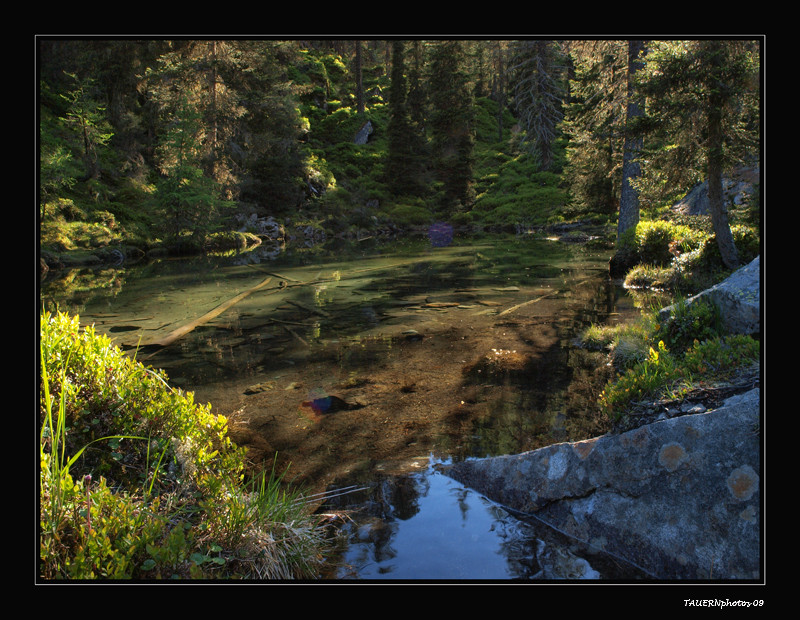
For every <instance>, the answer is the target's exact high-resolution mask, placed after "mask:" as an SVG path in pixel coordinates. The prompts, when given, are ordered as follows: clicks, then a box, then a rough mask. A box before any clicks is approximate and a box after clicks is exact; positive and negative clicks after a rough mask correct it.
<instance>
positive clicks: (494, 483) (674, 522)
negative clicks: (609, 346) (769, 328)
mask: <svg viewBox="0 0 800 620" xmlns="http://www.w3.org/2000/svg"><path fill="white" fill-rule="evenodd" d="M702 295H703V296H704V297H706V298H708V299H711V300H712V301H714V303H717V304H718V305H719V307H720V309H721V310H722V311H723V314H724V316H725V320H726V324H727V326H728V329H729V331H731V332H733V333H760V331H761V326H760V312H759V308H760V259H756V260H755V261H753V263H751V264H750V265H747V266H745V267H743V268H742V269H740V270H738V271H737V272H736V273H734V274H733V275H732V276H731V277H730V278H729V279H728V280H726V282H724V283H722V284H720V285H719V286H717V287H714V289H713V290H711V289H710V290H709V291H707V292H706V293H704V294H702ZM668 311H669V310H668V309H665V313H667V312H668ZM761 401H762V399H761V391H760V388H754V389H749V390H747V391H744V392H742V393H739V394H737V395H735V396H732V397H730V398H728V399H727V400H725V401H723V402H722V403H721V404H720V405H719V406H717V407H716V408H714V409H712V410H707V411H702V412H700V413H691V411H692V410H689V412H688V413H687V414H685V415H679V416H677V417H672V418H666V419H659V420H658V421H653V422H651V423H649V424H644V425H642V426H639V427H637V428H633V429H630V430H626V431H625V432H620V433H616V434H614V433H609V434H607V435H603V436H601V437H597V438H594V439H590V440H586V441H579V442H572V443H561V444H556V445H552V446H547V447H545V448H541V449H538V450H534V451H531V452H526V453H523V454H515V455H508V456H500V457H492V458H485V459H475V460H468V461H464V462H460V463H456V464H454V465H450V466H447V467H444V468H443V471H444V472H445V473H446V474H447V475H449V476H451V477H452V478H454V479H456V480H458V481H459V482H461V483H463V484H464V485H465V486H468V487H470V488H472V489H474V490H476V491H477V492H479V493H482V494H483V495H485V496H486V497H488V498H489V499H491V500H493V501H496V502H498V503H500V504H502V505H504V506H506V507H507V508H509V509H511V510H512V511H514V512H517V513H519V514H520V515H521V516H522V517H527V518H531V519H534V520H537V521H540V522H543V523H545V524H547V525H549V526H551V527H553V528H555V529H557V530H559V531H561V532H563V533H566V534H568V535H570V536H573V537H576V538H578V539H580V540H582V541H584V542H587V543H589V544H590V545H592V546H593V547H594V548H596V549H598V550H602V551H603V552H606V553H608V554H610V555H612V556H614V557H617V558H619V559H622V560H624V561H626V562H629V563H632V564H634V565H636V566H638V567H639V568H640V569H642V570H643V571H645V572H646V573H647V574H649V575H650V576H651V577H652V578H653V579H657V580H673V579H674V580H703V581H705V580H715V581H716V580H748V581H750V580H759V579H760V578H761V576H762V568H763V567H762V555H761V549H762V545H761V534H762V528H761V524H762V521H761V519H762V515H761V499H762V494H761V491H762V489H763V484H762V482H761V475H762V474H761V472H762V467H761V465H762V452H761V435H760V419H761V418H760V412H761Z"/></svg>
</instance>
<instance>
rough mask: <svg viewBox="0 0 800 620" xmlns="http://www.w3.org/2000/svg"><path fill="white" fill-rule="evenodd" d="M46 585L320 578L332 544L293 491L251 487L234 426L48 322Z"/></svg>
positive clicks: (66, 320) (97, 338) (61, 321)
mask: <svg viewBox="0 0 800 620" xmlns="http://www.w3.org/2000/svg"><path fill="white" fill-rule="evenodd" d="M40 356H41V369H40V414H39V415H40V423H41V431H40V441H39V457H40V458H39V464H40V467H39V484H40V487H39V498H40V522H39V523H40V539H39V540H40V543H39V544H40V558H39V559H40V562H39V575H40V577H41V578H44V579H167V578H170V579H171V578H207V577H220V578H226V577H248V576H256V577H265V578H276V577H278V578H285V579H291V578H298V577H303V578H310V577H313V576H314V575H315V571H316V570H317V569H318V567H319V565H320V563H321V562H322V561H323V556H324V551H325V550H326V548H327V544H328V542H327V538H326V531H325V528H324V527H323V523H322V521H321V520H320V517H317V516H314V515H312V514H310V513H309V510H308V509H307V505H306V504H305V502H304V501H303V500H302V495H301V493H300V491H292V492H289V491H286V489H285V488H284V487H283V485H282V477H280V476H275V475H274V471H273V475H271V476H270V477H266V476H263V477H261V478H260V481H259V483H258V486H254V485H253V484H246V483H245V481H244V450H243V449H241V448H239V447H238V446H236V445H235V444H233V443H232V442H231V441H230V439H229V438H228V437H227V420H226V418H225V417H224V416H215V415H212V414H211V412H210V407H208V406H201V405H198V404H196V403H194V402H193V399H192V395H191V394H184V393H182V392H181V391H180V390H175V389H173V388H171V387H170V386H169V385H168V383H167V381H166V377H165V376H164V375H163V374H162V373H159V372H156V371H154V370H152V369H149V368H145V367H144V366H142V365H141V364H140V363H138V362H136V361H135V360H132V359H130V358H128V357H127V356H125V355H124V354H123V353H122V352H121V351H120V350H119V349H118V348H116V347H114V346H112V345H111V342H110V341H109V339H108V338H107V337H105V336H102V335H98V334H96V333H95V332H94V330H93V329H92V328H91V327H87V328H85V329H81V328H80V324H79V321H78V317H69V316H67V315H66V314H62V313H58V314H56V315H50V314H49V313H44V314H43V315H42V316H41V318H40Z"/></svg>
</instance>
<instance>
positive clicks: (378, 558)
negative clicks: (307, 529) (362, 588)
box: [326, 461, 634, 581]
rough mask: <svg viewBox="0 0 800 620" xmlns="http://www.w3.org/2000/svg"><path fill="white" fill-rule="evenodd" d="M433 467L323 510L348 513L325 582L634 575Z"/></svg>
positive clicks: (391, 478)
mask: <svg viewBox="0 0 800 620" xmlns="http://www.w3.org/2000/svg"><path fill="white" fill-rule="evenodd" d="M433 465H434V463H433V461H431V467H428V468H427V469H426V470H424V471H421V472H418V473H405V474H398V475H394V476H387V477H385V478H383V479H381V480H379V481H375V480H373V481H371V482H370V484H369V486H368V488H367V489H365V490H363V491H361V493H360V494H356V495H352V494H351V495H342V496H340V497H338V498H337V499H336V500H334V501H332V502H330V503H329V504H328V505H327V506H326V509H337V510H350V511H354V512H353V513H352V514H353V515H354V519H353V520H352V521H350V522H349V523H348V524H347V525H346V526H345V528H344V534H345V535H346V536H347V548H346V551H345V552H344V554H343V556H342V559H341V562H340V563H339V564H338V565H337V567H336V569H335V570H333V571H332V572H331V574H329V575H327V578H330V579H339V580H347V579H366V580H398V581H408V580H427V581H437V580H444V581H455V580H520V581H538V580H546V581H553V580H565V579H568V580H598V579H604V580H614V581H616V580H619V579H622V578H625V579H630V578H631V576H632V575H633V574H634V573H633V572H632V571H631V569H630V567H626V566H623V565H620V563H619V562H618V561H614V560H613V559H611V558H609V557H606V556H604V555H603V554H602V553H600V552H598V551H597V550H594V549H592V548H591V547H590V546H588V545H586V544H584V543H582V542H581V541H576V540H574V539H569V538H568V537H566V536H564V535H563V534H559V533H558V532H555V531H553V530H550V529H548V528H546V527H544V526H542V525H541V524H534V523H526V522H524V521H521V520H519V519H516V518H515V517H514V516H512V515H511V514H509V513H508V512H507V511H506V510H505V509H503V508H502V507H501V506H499V505H497V504H495V503H493V502H491V501H489V500H487V499H486V498H484V497H482V496H480V495H478V494H476V493H474V492H473V491H471V490H470V489H467V488H465V487H463V486H461V485H460V484H458V483H457V482H455V481H453V480H452V479H450V478H447V477H445V476H443V475H441V474H439V473H437V472H436V470H435V467H433ZM421 550H424V553H421Z"/></svg>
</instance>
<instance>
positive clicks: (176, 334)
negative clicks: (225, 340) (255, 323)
mask: <svg viewBox="0 0 800 620" xmlns="http://www.w3.org/2000/svg"><path fill="white" fill-rule="evenodd" d="M271 280H272V278H271V277H269V278H267V279H266V280H262V281H261V282H260V283H259V284H256V285H255V286H254V287H252V288H249V289H247V290H246V291H244V292H242V293H239V294H238V295H236V297H232V298H231V299H229V300H228V301H226V302H224V303H222V304H220V305H219V306H217V307H216V308H214V309H213V310H211V311H210V312H206V313H205V314H204V315H203V316H201V317H200V318H198V319H195V320H194V321H191V322H190V323H187V324H186V325H183V326H181V327H179V328H178V329H176V330H173V331H171V332H170V333H169V334H167V335H166V336H164V337H163V338H161V339H159V340H155V341H153V342H149V343H147V345H146V346H156V347H166V346H168V345H170V344H172V343H173V342H175V341H176V340H178V339H179V338H181V337H183V336H185V335H186V334H188V333H189V332H191V331H192V330H194V329H195V328H196V327H199V326H200V325H204V324H205V323H208V322H209V321H210V320H212V319H214V318H216V317H218V316H219V315H220V314H222V313H223V312H225V311H226V310H227V309H228V308H230V307H231V306H233V305H235V304H237V303H239V302H240V301H242V300H243V299H244V298H245V297H247V296H248V295H250V294H251V293H255V292H256V291H257V290H259V289H262V288H264V287H265V286H266V285H267V284H269V283H270V281H271ZM275 290H280V289H275Z"/></svg>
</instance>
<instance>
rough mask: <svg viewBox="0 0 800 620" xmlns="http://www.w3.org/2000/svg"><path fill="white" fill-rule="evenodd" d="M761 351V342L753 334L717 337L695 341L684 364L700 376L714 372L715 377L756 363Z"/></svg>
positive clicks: (685, 357)
mask: <svg viewBox="0 0 800 620" xmlns="http://www.w3.org/2000/svg"><path fill="white" fill-rule="evenodd" d="M760 353H761V344H760V343H759V342H758V341H757V340H755V339H754V338H753V337H751V336H746V335H740V334H737V335H733V336H728V337H726V338H722V337H715V338H711V339H709V340H705V341H703V342H698V341H695V342H694V344H693V345H692V347H691V348H690V349H689V350H688V351H687V352H686V355H685V356H684V359H683V365H684V366H685V367H686V368H687V369H689V370H690V371H691V372H692V373H695V374H697V375H700V376H703V375H706V374H709V373H711V372H713V373H714V375H715V377H721V376H724V374H725V373H726V372H728V371H730V370H732V369H735V368H740V367H742V366H746V365H749V364H752V363H754V362H755V361H757V360H758V359H759V356H760Z"/></svg>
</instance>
